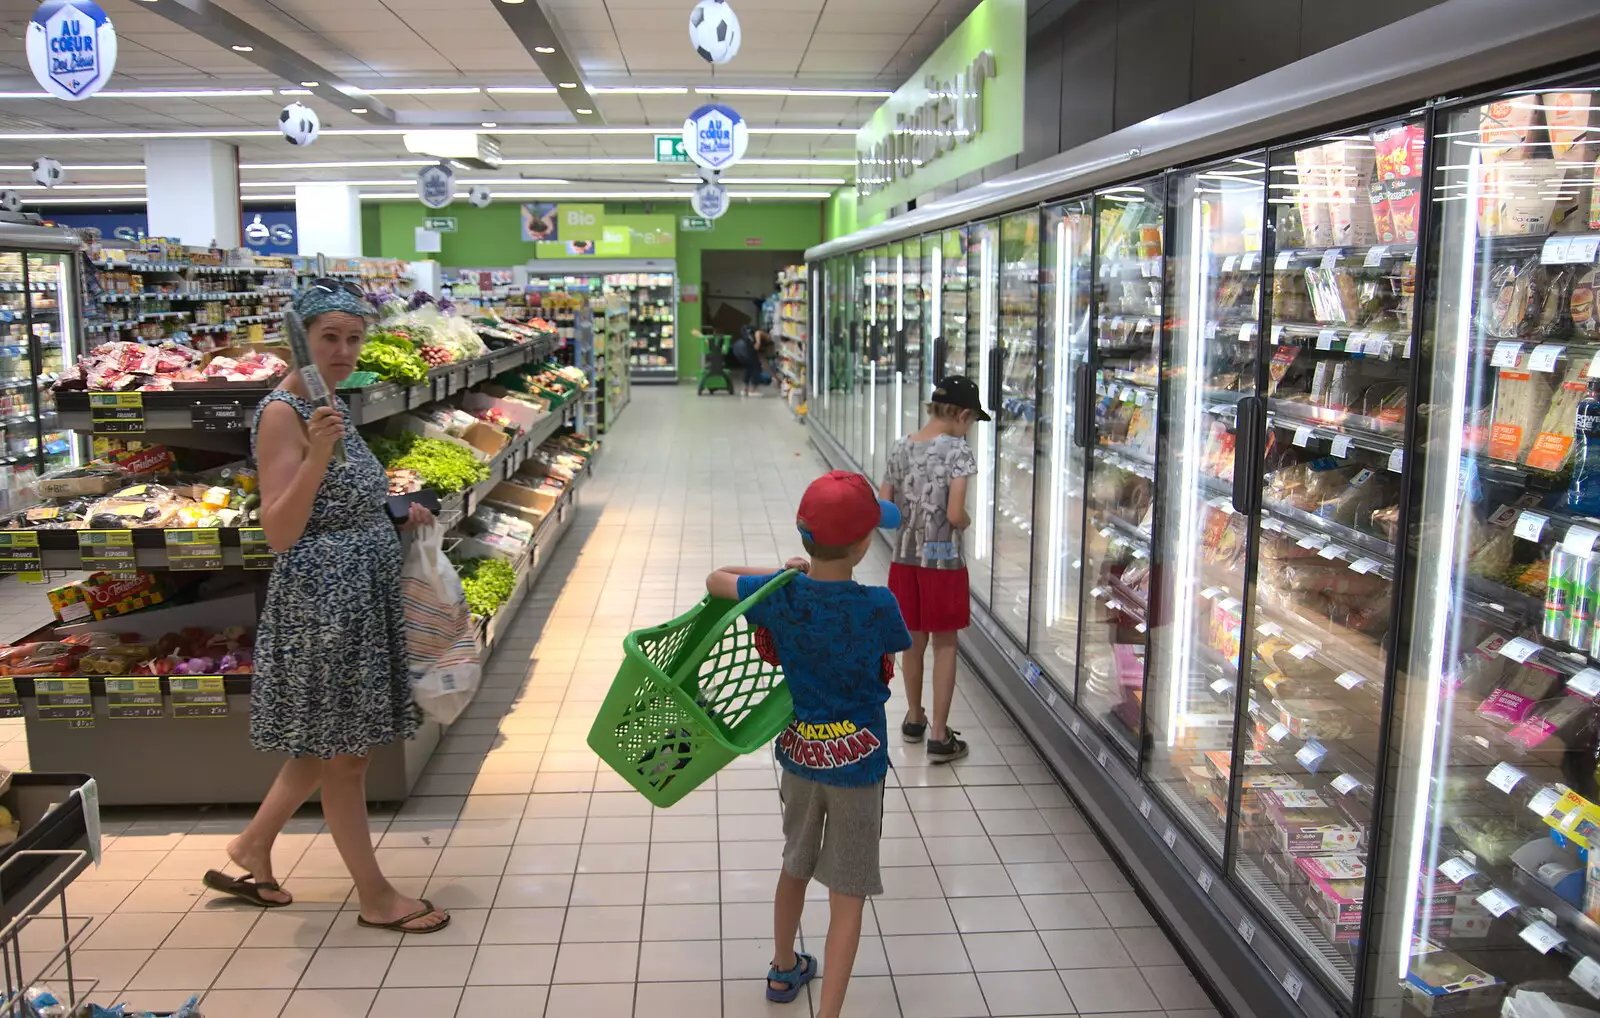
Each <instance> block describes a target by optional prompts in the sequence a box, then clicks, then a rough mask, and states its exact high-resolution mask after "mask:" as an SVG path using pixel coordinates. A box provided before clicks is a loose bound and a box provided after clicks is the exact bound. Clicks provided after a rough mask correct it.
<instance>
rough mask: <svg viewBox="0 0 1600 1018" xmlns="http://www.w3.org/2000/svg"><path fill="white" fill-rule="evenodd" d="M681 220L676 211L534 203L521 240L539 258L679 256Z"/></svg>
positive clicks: (527, 209)
mask: <svg viewBox="0 0 1600 1018" xmlns="http://www.w3.org/2000/svg"><path fill="white" fill-rule="evenodd" d="M676 226H677V222H676V220H675V219H674V217H673V216H671V215H661V214H653V215H633V214H628V215H624V214H620V213H612V212H607V211H606V207H605V206H604V205H601V204H589V203H580V202H533V203H529V204H526V205H524V206H522V239H523V240H526V241H530V242H531V243H533V245H534V257H536V258H539V259H545V258H675V257H677V253H678V234H677V230H676Z"/></svg>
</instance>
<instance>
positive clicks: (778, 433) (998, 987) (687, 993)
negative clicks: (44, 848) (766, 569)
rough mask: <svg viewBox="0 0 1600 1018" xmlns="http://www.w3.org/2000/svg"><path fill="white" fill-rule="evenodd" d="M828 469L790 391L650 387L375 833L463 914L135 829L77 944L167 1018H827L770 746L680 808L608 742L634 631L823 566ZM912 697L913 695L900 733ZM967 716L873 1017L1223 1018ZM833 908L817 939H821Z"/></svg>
mask: <svg viewBox="0 0 1600 1018" xmlns="http://www.w3.org/2000/svg"><path fill="white" fill-rule="evenodd" d="M822 469H823V467H822V463H821V461H820V459H819V458H818V457H817V455H816V454H815V453H814V452H813V451H812V450H811V449H810V448H809V446H808V445H807V443H806V432H805V430H804V428H803V427H801V426H799V425H797V424H796V423H794V422H793V421H792V419H791V418H790V416H789V414H788V413H787V411H786V410H785V409H784V408H783V406H782V404H781V403H779V402H778V401H777V400H737V399H728V398H723V397H705V398H696V397H695V395H694V394H693V390H692V389H689V388H688V387H682V388H679V389H676V390H674V389H660V388H656V389H651V388H639V389H636V390H635V392H634V397H633V404H632V406H630V407H629V408H628V409H627V410H626V412H625V413H624V415H623V417H622V419H621V421H620V426H619V428H618V429H617V430H616V432H615V433H614V434H613V435H612V436H611V437H610V438H609V440H608V441H607V443H606V447H605V451H604V454H603V456H602V459H601V461H600V464H599V468H598V472H597V474H596V476H595V477H594V479H593V480H592V482H591V483H590V484H589V486H588V488H587V490H586V491H585V492H584V493H583V502H584V508H583V510H582V512H581V514H580V516H579V519H578V523H577V525H576V527H575V528H574V530H573V531H572V532H571V533H570V534H569V535H568V536H567V538H566V540H565V542H564V543H563V544H562V546H561V548H560V550H559V555H558V560H557V561H555V562H553V563H552V565H553V566H554V567H555V568H553V569H552V570H551V571H550V572H548V573H547V574H546V575H545V577H544V578H543V579H542V581H541V582H540V584H539V585H538V586H537V587H536V588H535V590H533V591H532V592H531V594H530V597H529V599H528V602H527V603H526V606H525V607H524V608H523V609H522V614H521V617H520V619H519V620H518V622H519V629H520V633H521V634H523V635H518V636H516V637H515V638H514V639H513V640H512V642H510V643H508V644H507V645H506V646H505V647H504V648H503V649H501V650H500V651H499V652H498V654H497V656H496V657H495V658H494V659H493V660H492V661H491V662H490V664H489V667H488V670H487V674H486V679H487V687H486V688H485V689H484V690H483V691H482V692H481V694H480V695H479V697H478V699H477V701H476V702H475V703H474V705H473V706H472V708H471V709H470V712H469V715H468V717H467V718H466V719H465V720H463V721H461V722H458V723H457V725H456V726H455V727H454V728H453V730H452V731H451V733H450V735H449V736H448V738H447V739H446V740H445V741H444V743H443V744H442V745H441V747H440V752H439V755H437V756H436V757H435V758H434V759H433V761H432V764H431V767H430V769H429V772H428V774H427V775H426V776H425V777H424V778H423V779H422V781H421V783H420V785H419V787H418V788H417V789H416V794H415V795H414V796H413V797H412V798H411V799H410V800H409V801H408V802H407V803H405V805H404V806H403V807H402V808H400V809H399V810H398V812H396V813H394V814H393V815H392V816H382V817H375V818H374V824H373V830H374V835H375V836H376V837H378V838H379V839H380V840H379V842H378V844H379V846H380V848H379V854H380V857H381V858H382V861H383V863H384V865H385V867H386V868H387V869H388V871H389V872H390V873H391V874H392V875H394V876H395V877H396V878H398V879H400V880H402V881H404V883H405V885H406V886H407V887H408V888H409V889H410V890H411V891H413V892H415V893H419V894H426V895H427V896H428V897H430V898H431V899H432V900H434V901H435V902H437V903H438V904H440V905H442V906H446V907H448V908H450V909H451V910H452V911H453V913H454V917H455V919H454V923H453V924H452V925H451V927H450V928H449V929H448V930H447V931H445V932H443V933H441V934H438V935H435V936H428V937H418V936H407V937H404V938H400V937H397V936H396V935H394V934H387V933H380V932H374V931H369V930H362V929H360V928H358V927H357V926H356V925H355V918H356V913H355V911H353V908H354V902H353V900H351V896H350V884H349V882H348V880H347V879H346V878H345V877H344V875H343V869H342V866H341V864H340V862H339V857H338V855H337V853H336V852H335V850H334V848H333V846H332V844H331V841H330V839H329V837H328V836H327V835H326V834H325V833H322V826H321V823H320V820H319V819H318V818H316V817H315V816H314V815H307V816H306V818H304V819H301V820H297V821H296V822H295V823H294V826H293V827H292V828H291V830H290V832H289V833H287V834H286V835H285V836H284V837H283V838H282V839H281V840H280V842H279V846H278V855H277V859H276V862H277V867H278V870H279V872H280V873H283V874H285V876H286V881H285V882H286V886H287V887H288V889H289V890H291V891H292V892H293V893H295V894H296V895H297V897H298V901H297V904H296V905H295V906H294V907H292V908H289V909H283V910H277V911H272V912H267V913H262V912H258V911H255V910H251V909H246V908H241V907H239V906H237V905H235V904H232V903H229V902H227V901H224V900H219V899H217V898H215V897H214V896H212V895H210V894H209V893H208V892H206V891H205V890H204V889H203V888H202V887H201V886H200V884H199V880H198V878H199V876H200V874H201V873H202V872H203V871H204V870H205V869H206V868H207V867H209V866H215V865H217V864H218V863H220V862H221V861H222V858H223V857H222V854H221V848H222V846H223V845H224V844H225V843H226V841H227V840H228V837H229V836H230V835H231V834H232V833H233V832H235V831H237V830H238V829H239V828H240V826H241V824H242V823H243V819H242V817H241V816H239V815H236V814H232V813H221V814H220V815H219V813H218V812H217V811H209V812H203V813H202V812H195V813H177V814H175V813H171V812H161V813H150V814H148V815H132V816H128V815H122V816H117V815H113V816H110V817H108V826H107V831H108V833H110V834H113V835H115V837H114V838H113V839H111V842H110V845H109V848H108V852H107V857H106V862H105V865H104V866H102V867H101V868H100V869H99V870H98V871H97V872H90V873H88V874H86V875H85V876H84V877H82V878H80V880H79V881H78V883H77V884H75V885H74V887H73V888H72V890H71V892H70V894H69V902H70V904H71V906H72V907H73V911H74V912H75V913H88V914H92V915H94V916H96V917H97V918H96V920H95V927H94V928H93V929H92V930H91V931H90V932H89V934H88V937H87V940H86V941H85V942H84V946H83V949H82V950H80V951H79V952H77V953H76V958H77V962H78V965H77V968H78V970H79V972H80V973H82V972H88V973H90V974H92V975H93V976H95V977H97V978H98V979H99V980H100V987H101V988H100V990H99V992H97V994H96V995H95V997H96V999H97V1000H99V1001H100V1002H102V1003H110V1002H111V1001H112V1000H121V999H126V1000H128V1001H131V1002H133V1003H135V1004H137V1005H140V1006H144V1007H151V1008H155V1009H162V1008H169V1007H172V1006H175V1005H176V1003H177V1002H178V1001H180V1000H181V999H182V998H183V997H184V996H186V994H187V993H188V992H190V991H193V990H209V992H208V994H207V997H206V1000H205V1007H204V1010H205V1014H206V1015H207V1018H273V1016H276V1015H279V1014H281V1015H283V1016H284V1018H363V1016H368V1015H370V1016H373V1018H380V1016H381V1018H423V1016H426V1018H440V1016H449V1015H452V1014H455V1015H459V1016H463V1018H465V1016H473V1018H479V1016H488V1015H501V1014H516V1015H540V1014H543V1015H548V1016H560V1018H566V1016H571V1015H586V1016H592V1018H626V1016H628V1015H633V1014H637V1015H646V1014H649V1015H656V1014H672V1015H682V1016H693V1018H704V1016H718V1015H721V1016H723V1018H745V1016H751V1015H764V1014H773V1015H807V1014H809V1013H810V1010H809V1009H810V996H803V997H802V998H801V1002H800V1003H799V1004H797V1005H788V1006H779V1005H768V1004H766V1002H765V1000H764V999H763V995H762V986H763V983H762V978H761V977H762V976H763V974H764V973H765V971H766V967H767V963H768V960H769V958H770V953H771V944H770V939H769V938H770V928H771V893H772V887H773V883H774V881H775V878H776V868H777V866H778V865H779V861H780V848H781V833H780V826H779V804H778V797H777V793H776V783H777V774H776V771H775V769H774V764H773V762H772V760H771V758H770V757H769V756H767V755H766V754H754V755H751V756H749V757H745V758H743V759H741V760H738V761H736V762H735V764H734V765H733V766H730V767H729V768H727V769H726V770H724V771H723V772H722V773H721V774H719V775H718V777H717V778H716V781H715V787H712V786H711V785H707V786H706V787H704V788H702V789H699V790H697V791H695V792H694V793H692V794H691V795H690V796H689V797H688V798H686V799H685V800H684V801H683V802H682V803H680V804H679V805H677V806H676V807H674V808H673V809H671V810H669V811H655V810H653V809H652V808H651V807H650V806H649V805H648V803H646V802H645V800H644V799H643V798H641V797H640V796H639V795H637V794H636V793H634V792H632V791H629V790H627V788H626V786H624V785H623V784H622V783H621V782H620V780H618V779H617V778H616V777H615V776H614V775H612V774H611V773H610V772H609V771H608V770H606V769H605V768H604V767H603V766H600V765H598V763H597V761H596V758H595V757H594V756H593V755H592V754H591V753H590V752H589V751H588V749H587V748H586V746H585V742H584V740H585V735H586V733H587V731H588V728H589V724H590V721H591V720H592V718H593V716H594V713H595V710H596V708H597V707H598V705H599V701H600V700H601V698H602V697H603V695H604V692H605V690H606V688H607V687H608V685H609V683H610V680H611V677H612V675H613V673H614V671H615V668H616V665H617V663H618V661H619V659H620V656H621V640H622V637H623V634H624V633H626V632H627V631H629V630H630V629H632V628H636V627H640V626H643V625H647V624H653V623H657V622H661V621H664V620H666V619H668V618H671V617H672V616H673V615H674V614H675V613H676V612H677V611H678V610H680V609H682V608H684V607H686V606H688V605H690V604H692V603H693V602H694V601H696V600H698V599H699V597H700V596H701V594H702V591H703V581H704V577H705V574H706V573H707V572H709V571H710V570H711V569H712V568H713V567H714V566H717V565H723V564H733V563H752V564H755V563H768V562H771V563H777V562H780V561H782V559H783V558H784V557H786V556H787V555H790V554H794V553H796V552H798V550H799V548H798V541H797V539H796V537H795V534H794V529H793V519H794V507H795V505H796V504H797V502H798V500H799V496H800V493H801V491H802V490H803V489H804V487H805V485H806V484H807V483H808V482H809V481H810V480H811V479H812V478H813V477H815V476H816V475H817V474H818V473H820V472H821V471H822ZM885 568H886V566H885V561H884V559H883V557H882V555H881V553H875V557H874V559H872V560H870V561H869V563H868V564H867V568H866V570H865V578H867V579H870V580H876V581H880V582H881V580H882V577H883V575H884V570H885ZM903 710H904V703H903V700H902V699H901V698H900V697H899V696H898V695H897V697H896V700H895V702H893V703H892V704H891V705H890V711H891V717H892V718H893V717H898V716H899V713H900V712H902V711H903ZM955 723H956V726H957V727H958V728H960V730H961V731H962V732H963V733H964V735H965V737H966V738H967V739H968V740H969V741H970V742H971V744H972V755H971V756H970V757H969V758H968V759H967V760H965V761H963V762H961V763H958V764H955V765H953V766H949V767H930V766H927V765H926V764H925V758H924V756H923V749H922V747H920V746H909V747H908V746H901V745H898V744H896V745H895V746H894V749H893V751H892V754H893V755H892V758H893V761H894V763H895V770H894V771H893V772H892V775H891V782H892V783H893V784H894V785H895V786H896V787H892V788H891V789H890V790H889V793H888V795H887V798H886V809H887V811H888V812H887V816H886V817H885V825H884V826H885V831H884V834H885V840H884V843H883V860H884V863H885V864H886V869H885V872H884V883H885V885H886V888H887V890H886V893H885V894H884V895H883V896H882V897H879V898H877V899H876V900H874V901H873V902H872V904H871V906H870V907H869V910H868V913H867V925H866V931H865V933H866V935H865V937H864V939H863V942H862V945H861V952H860V956H859V958H858V961H857V965H856V977H855V979H854V980H853V982H852V986H851V991H850V1011H851V1013H852V1014H855V1015H860V1016H870V1018H886V1016H895V1015H900V1014H904V1015H906V1016H908V1018H965V1016H988V1015H1073V1014H1103V1013H1116V1014H1120V1015H1122V1016H1123V1018H1133V1016H1137V1018H1215V1012H1214V1011H1213V1010H1211V1006H1210V1004H1209V1002H1208V1000H1207V998H1206V996H1205V994H1204V993H1203V992H1202V991H1201V990H1200V989H1199V987H1198V986H1197V985H1196V984H1195V982H1194V980H1193V978H1192V977H1191V976H1190V974H1189V972H1188V970H1187V969H1186V968H1185V967H1184V966H1183V965H1182V964H1181V962H1180V960H1179V958H1178V956H1177V955H1176V954H1175V953H1174V951H1173V949H1172V947H1171V946H1170V944H1169V943H1168V942H1167V940H1166V938H1165V936H1164V935H1163V934H1162V932H1161V931H1160V930H1159V929H1158V928H1157V927H1156V926H1154V925H1153V923H1152V920H1151V918H1150V916H1149V914H1148V913H1147V912H1146V911H1145V909H1144V908H1143V907H1142V906H1141V904H1140V903H1139V901H1138V899H1137V898H1136V897H1135V896H1134V894H1133V893H1132V892H1131V891H1130V890H1129V889H1128V887H1127V885H1126V884H1125V883H1124V881H1123V878H1122V876H1121V874H1120V872H1119V871H1118V869H1117V868H1116V866H1115V865H1114V864H1113V863H1111V862H1110V861H1109V860H1108V859H1107V857H1106V855H1105V853H1104V851H1103V850H1102V848H1101V846H1100V844H1099V842H1098V840H1097V839H1096V838H1095V836H1094V835H1093V834H1091V833H1090V832H1089V830H1088V828H1087V827H1086V826H1085V824H1084V822H1083V821H1082V819H1081V818H1080V817H1079V816H1078V814H1077V813H1076V812H1075V811H1074V809H1073V807H1072V805H1071V803H1070V801H1069V800H1068V799H1067V797H1066V796H1065V795H1064V794H1063V793H1062V791H1061V789H1060V788H1059V787H1058V786H1057V785H1056V784H1055V783H1054V781H1053V779H1052V777H1051V775H1050V774H1049V772H1048V771H1047V770H1046V769H1045V768H1044V767H1043V766H1042V765H1041V763H1040V761H1039V759H1038V758H1037V757H1036V756H1035V754H1034V753H1033V751H1032V750H1031V749H1030V748H1029V747H1028V746H1026V745H1025V744H1024V740H1023V737H1022V735H1021V734H1020V733H1019V732H1018V730H1017V729H1016V728H1015V727H1014V726H1012V725H1011V724H1010V723H1009V721H1008V720H1007V719H1006V717H1005V715H1004V714H1003V713H1002V712H1001V711H1000V710H999V708H998V707H997V706H996V704H995V703H994V701H993V700H992V699H991V698H990V697H989V696H988V694H987V693H986V692H985V691H983V690H982V689H981V688H980V687H979V686H978V685H977V683H976V681H975V680H970V679H969V680H968V681H966V682H965V683H964V685H963V686H962V687H961V689H960V691H959V695H958V703H957V707H956V712H955ZM10 745H15V744H10ZM8 748H9V747H8ZM175 751H180V748H179V747H175ZM813 889H814V890H815V891H818V892H821V889H820V888H817V887H814V888H813ZM817 898H818V899H819V900H813V901H812V902H811V904H810V905H809V906H808V908H807V910H806V915H805V919H804V924H803V929H802V934H803V936H804V939H805V944H806V947H807V948H808V949H810V950H812V951H813V952H817V953H820V951H821V945H822V941H823V937H824V935H825V933H826V930H827V925H828V911H827V902H826V898H825V895H823V894H820V893H819V894H818V895H817ZM30 946H36V945H30ZM823 976H824V978H826V972H824V973H823ZM118 991H122V992H118Z"/></svg>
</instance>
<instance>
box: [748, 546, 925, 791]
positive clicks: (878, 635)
mask: <svg viewBox="0 0 1600 1018" xmlns="http://www.w3.org/2000/svg"><path fill="white" fill-rule="evenodd" d="M773 575H776V574H772V575H767V576H741V577H739V597H740V599H741V600H742V599H744V598H747V597H749V596H750V595H751V594H754V593H755V592H756V591H758V590H760V589H761V588H762V587H764V586H766V584H767V583H768V581H770V580H771V579H772V576H773ZM745 618H747V619H749V620H750V622H751V623H752V624H753V625H757V626H765V627H766V628H767V630H768V631H769V632H770V633H771V634H772V642H773V646H774V648H775V649H776V650H777V654H778V661H779V663H780V664H781V665H782V666H783V673H784V676H785V678H787V679H788V681H789V692H790V693H791V694H793V696H794V713H795V720H794V722H793V723H792V724H791V725H790V726H789V727H788V728H786V729H784V731H783V734H782V735H780V736H778V741H777V744H776V745H775V746H774V747H773V751H774V752H775V753H776V754H777V756H778V762H779V763H781V764H782V765H783V766H784V768H785V769H786V770H789V771H792V772H794V773H795V774H798V775H800V776H801V777H803V778H809V779H810V780H812V781H816V782H820V783H821V784H824V785H870V784H873V783H874V782H877V781H882V780H883V777H884V774H885V773H886V772H887V771H888V769H889V746H888V722H887V719H886V718H885V717H884V711H883V705H884V702H885V701H887V700H888V699H889V687H888V685H886V684H885V682H884V678H883V655H885V654H895V653H898V652H899V651H902V650H905V649H906V648H907V647H909V646H911V634H910V633H909V632H907V631H906V624H905V621H904V620H903V619H902V618H901V617H900V606H899V605H898V604H896V603H895V599H894V595H893V594H891V593H889V590H888V588H887V587H864V586H862V585H861V584H859V583H856V582H855V581H854V580H838V581H821V580H813V579H811V578H810V577H809V576H806V575H804V574H802V575H799V576H796V577H795V578H794V579H792V580H790V581H789V582H788V583H787V584H785V585H784V586H782V587H780V588H778V589H777V590H776V591H774V592H773V593H772V594H771V595H769V596H768V597H767V598H766V600H764V601H762V602H761V603H760V604H758V605H756V606H755V607H754V608H752V609H750V611H749V612H747V613H746V614H745Z"/></svg>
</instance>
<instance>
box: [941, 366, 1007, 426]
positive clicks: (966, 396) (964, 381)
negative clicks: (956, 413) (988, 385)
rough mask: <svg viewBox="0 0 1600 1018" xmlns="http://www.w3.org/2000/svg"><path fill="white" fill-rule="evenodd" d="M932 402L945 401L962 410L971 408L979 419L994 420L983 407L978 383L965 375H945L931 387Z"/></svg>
mask: <svg viewBox="0 0 1600 1018" xmlns="http://www.w3.org/2000/svg"><path fill="white" fill-rule="evenodd" d="M932 402H934V403H947V404H949V405H950V406H954V407H960V408H961V409H963V410H971V411H972V412H973V413H975V414H977V415H978V420H980V421H991V420H994V418H992V417H990V416H989V414H988V412H987V411H986V410H984V409H983V400H982V399H981V398H980V397H979V396H978V383H976V382H974V381H973V380H972V379H970V378H968V377H966V376H965V375H945V376H944V378H943V379H942V380H941V381H940V382H939V384H938V385H936V386H934V387H933V400H932Z"/></svg>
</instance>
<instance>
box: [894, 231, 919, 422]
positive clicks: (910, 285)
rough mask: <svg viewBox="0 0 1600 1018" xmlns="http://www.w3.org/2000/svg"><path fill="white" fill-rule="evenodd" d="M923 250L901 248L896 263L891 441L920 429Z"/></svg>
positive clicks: (915, 244) (915, 245)
mask: <svg viewBox="0 0 1600 1018" xmlns="http://www.w3.org/2000/svg"><path fill="white" fill-rule="evenodd" d="M922 265H923V247H922V243H921V241H920V240H908V241H906V242H905V243H904V244H903V245H902V253H901V257H900V262H899V270H900V300H899V301H898V304H897V306H898V308H899V311H898V314H899V316H900V317H899V320H898V321H897V322H896V326H897V330H896V331H897V333H898V336H897V342H896V344H895V383H896V385H895V396H894V401H895V406H894V410H893V415H894V420H895V422H896V423H895V429H894V437H895V438H901V437H903V436H905V435H909V434H911V433H912V432H913V431H916V430H917V429H918V428H919V427H921V426H922V418H921V415H920V413H919V411H918V409H917V401H918V400H919V399H921V398H922V364H923V356H922V310H923V297H922V280H923V279H924V275H923V269H922Z"/></svg>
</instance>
